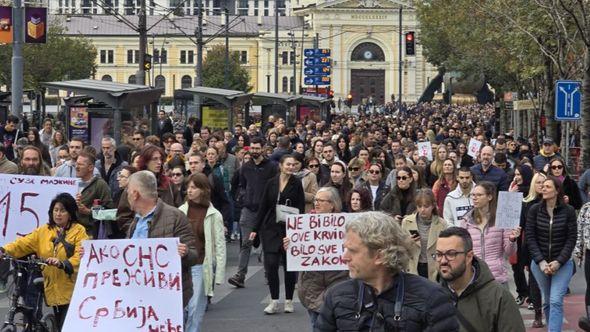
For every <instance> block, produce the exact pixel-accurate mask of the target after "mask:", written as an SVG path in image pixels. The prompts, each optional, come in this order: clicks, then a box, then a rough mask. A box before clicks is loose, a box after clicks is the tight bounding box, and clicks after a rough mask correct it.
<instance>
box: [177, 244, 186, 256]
mask: <svg viewBox="0 0 590 332" xmlns="http://www.w3.org/2000/svg"><path fill="white" fill-rule="evenodd" d="M178 254H179V255H180V257H184V256H186V255H187V254H188V246H187V245H186V244H184V243H179V244H178Z"/></svg>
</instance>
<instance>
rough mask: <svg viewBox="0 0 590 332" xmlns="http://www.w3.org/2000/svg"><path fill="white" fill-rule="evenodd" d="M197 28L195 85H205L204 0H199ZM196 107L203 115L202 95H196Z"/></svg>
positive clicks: (198, 112) (198, 113) (199, 114)
mask: <svg viewBox="0 0 590 332" xmlns="http://www.w3.org/2000/svg"><path fill="white" fill-rule="evenodd" d="M197 7H198V12H197V28H196V30H195V35H196V36H195V37H196V40H197V65H196V66H195V87H198V86H202V85H203V0H197ZM193 100H194V102H195V108H196V109H197V115H198V116H199V117H201V116H202V115H201V97H200V96H199V95H195V96H194V99H193Z"/></svg>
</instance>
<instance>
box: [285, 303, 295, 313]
mask: <svg viewBox="0 0 590 332" xmlns="http://www.w3.org/2000/svg"><path fill="white" fill-rule="evenodd" d="M292 312H295V308H294V307H293V300H285V313H288V314H290V313H292Z"/></svg>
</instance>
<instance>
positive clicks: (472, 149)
mask: <svg viewBox="0 0 590 332" xmlns="http://www.w3.org/2000/svg"><path fill="white" fill-rule="evenodd" d="M480 149H481V142H480V141H478V140H476V139H475V138H472V139H470V140H469V146H468V147H467V155H469V156H471V157H473V159H476V158H477V156H479V150H480Z"/></svg>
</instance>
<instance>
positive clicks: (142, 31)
mask: <svg viewBox="0 0 590 332" xmlns="http://www.w3.org/2000/svg"><path fill="white" fill-rule="evenodd" d="M145 2H146V0H141V3H140V8H139V27H138V29H137V30H138V32H139V70H138V71H137V84H140V85H145V68H144V66H143V63H144V62H145V53H146V51H147V21H146V20H147V18H146V13H145Z"/></svg>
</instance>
